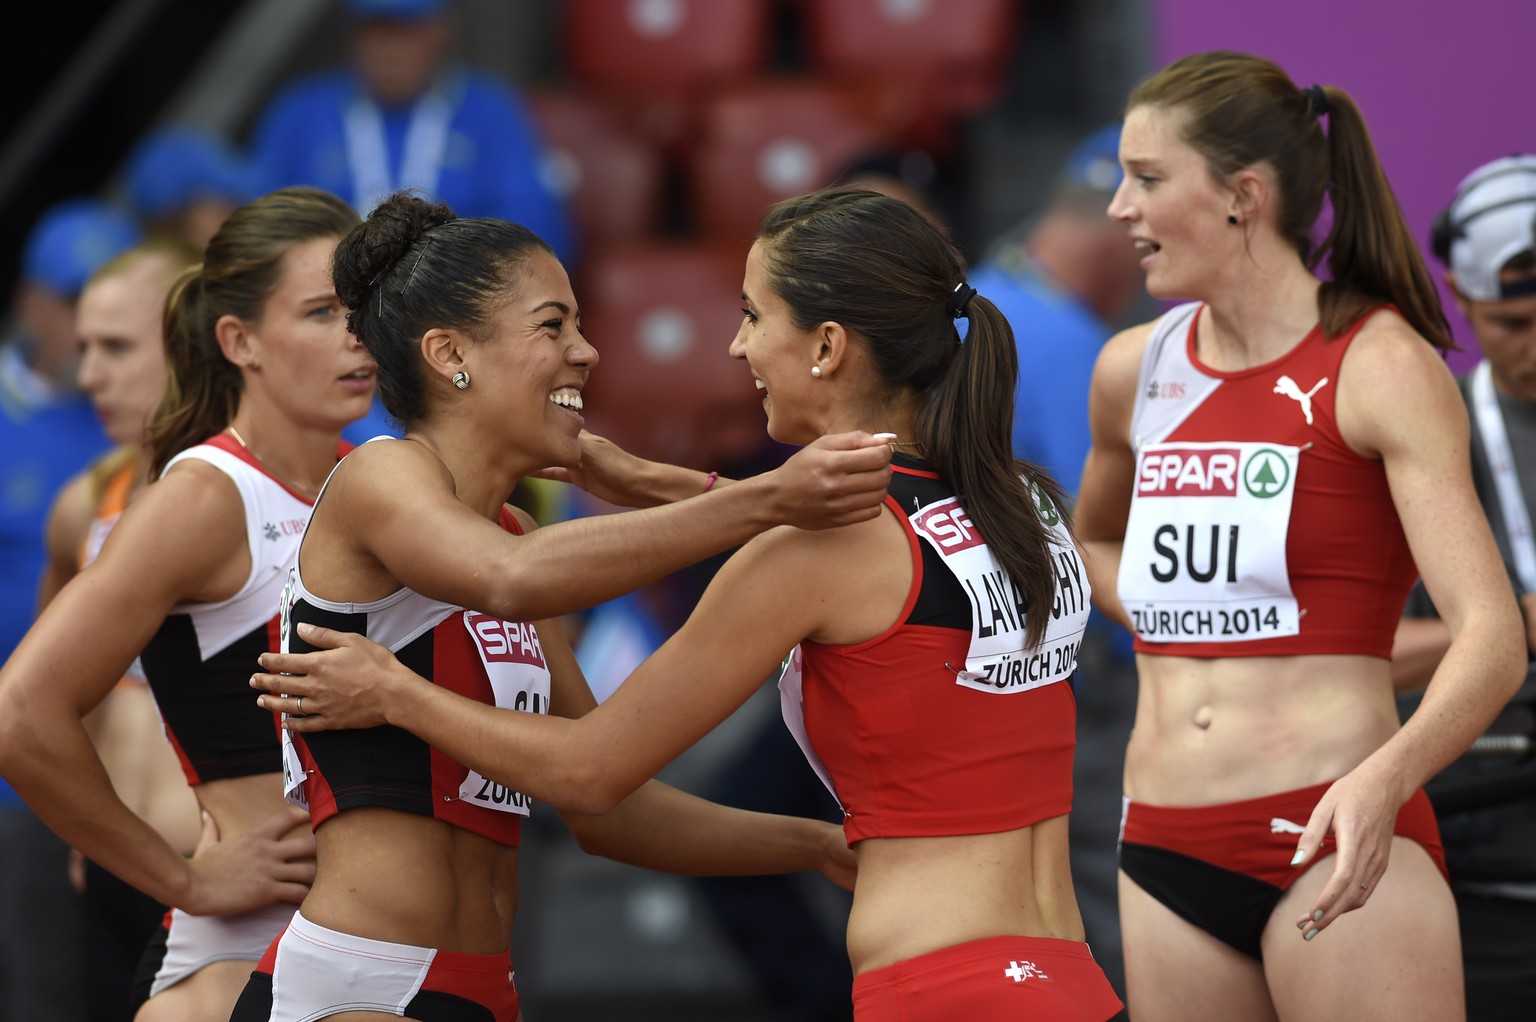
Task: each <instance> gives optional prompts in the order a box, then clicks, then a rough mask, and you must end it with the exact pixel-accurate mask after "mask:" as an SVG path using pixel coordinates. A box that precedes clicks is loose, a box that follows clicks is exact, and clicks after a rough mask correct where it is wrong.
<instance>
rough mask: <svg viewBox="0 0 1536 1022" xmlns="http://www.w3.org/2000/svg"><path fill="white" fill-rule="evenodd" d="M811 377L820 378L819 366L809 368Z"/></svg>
mask: <svg viewBox="0 0 1536 1022" xmlns="http://www.w3.org/2000/svg"><path fill="white" fill-rule="evenodd" d="M811 375H812V376H820V375H821V366H811Z"/></svg>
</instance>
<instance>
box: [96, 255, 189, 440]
mask: <svg viewBox="0 0 1536 1022" xmlns="http://www.w3.org/2000/svg"><path fill="white" fill-rule="evenodd" d="M175 270H176V268H175V267H173V266H172V265H171V263H170V261H169V260H168V259H166V257H164V256H162V255H154V254H151V255H145V256H143V257H141V258H139V259H137V260H136V261H134V262H133V263H132V264H130V265H129V266H128V267H127V268H125V269H124V270H123V271H122V272H120V273H114V274H113V275H112V276H110V277H105V278H103V279H100V280H96V281H93V282H92V283H91V284H89V285H88V286H87V287H86V289H85V290H84V291H83V292H81V294H80V304H79V307H78V309H77V310H76V319H75V329H76V331H77V332H78V333H79V335H80V368H79V373H78V379H79V383H80V389H81V390H83V391H85V393H86V394H87V395H89V396H90V399H91V404H92V406H93V407H94V408H95V409H96V416H97V418H99V419H100V420H101V424H102V428H103V429H105V430H106V432H107V436H109V437H111V438H112V442H113V443H115V444H139V443H143V442H144V437H145V435H146V432H147V430H148V429H149V423H150V420H151V419H152V418H153V416H154V414H155V408H156V407H157V406H158V405H159V403H160V395H161V393H162V392H163V391H164V389H165V338H164V335H163V332H162V325H161V321H162V313H163V310H164V308H165V294H166V291H168V290H169V289H170V283H171V279H172V277H173V276H174V274H175Z"/></svg>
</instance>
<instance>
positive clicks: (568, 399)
mask: <svg viewBox="0 0 1536 1022" xmlns="http://www.w3.org/2000/svg"><path fill="white" fill-rule="evenodd" d="M549 400H550V401H551V402H552V403H554V404H557V405H559V406H560V407H561V408H569V409H570V410H571V411H573V412H579V411H581V408H582V404H581V395H580V394H567V393H559V394H551V395H549Z"/></svg>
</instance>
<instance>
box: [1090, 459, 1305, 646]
mask: <svg viewBox="0 0 1536 1022" xmlns="http://www.w3.org/2000/svg"><path fill="white" fill-rule="evenodd" d="M1298 453H1299V448H1296V447H1289V446H1285V445H1283V444H1269V443H1256V442H1244V443H1162V444H1148V445H1146V446H1145V447H1143V448H1142V449H1141V451H1140V452H1139V453H1138V455H1137V458H1136V484H1135V489H1134V491H1133V495H1132V498H1131V514H1130V518H1129V520H1128V521H1127V523H1126V529H1125V543H1124V546H1123V548H1122V552H1121V555H1120V575H1119V579H1118V584H1119V594H1120V602H1121V604H1123V605H1124V607H1125V609H1126V612H1127V613H1128V614H1129V615H1130V617H1131V621H1132V623H1133V624H1134V625H1135V631H1136V634H1137V635H1138V636H1139V637H1141V638H1142V639H1145V640H1147V641H1148V642H1245V641H1250V640H1253V639H1268V638H1275V637H1279V636H1285V635H1295V634H1297V633H1298V632H1299V631H1300V629H1301V618H1300V614H1299V612H1298V610H1297V606H1296V597H1295V595H1294V594H1293V593H1292V591H1291V579H1290V572H1289V571H1288V569H1287V565H1286V557H1285V544H1286V536H1287V532H1288V530H1289V528H1290V520H1291V505H1292V503H1293V501H1294V499H1295V495H1296V464H1297V456H1298Z"/></svg>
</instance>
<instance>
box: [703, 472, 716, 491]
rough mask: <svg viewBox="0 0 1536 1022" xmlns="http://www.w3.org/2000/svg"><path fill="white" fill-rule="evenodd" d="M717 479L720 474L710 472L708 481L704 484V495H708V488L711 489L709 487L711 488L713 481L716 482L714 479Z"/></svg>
mask: <svg viewBox="0 0 1536 1022" xmlns="http://www.w3.org/2000/svg"><path fill="white" fill-rule="evenodd" d="M719 478H720V473H719V472H711V473H710V474H709V479H708V481H706V482H705V483H704V492H705V493H708V492H709V488H710V487H711V486H713V485H715V480H716V479H719Z"/></svg>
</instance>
